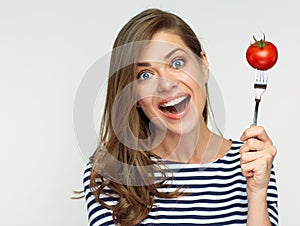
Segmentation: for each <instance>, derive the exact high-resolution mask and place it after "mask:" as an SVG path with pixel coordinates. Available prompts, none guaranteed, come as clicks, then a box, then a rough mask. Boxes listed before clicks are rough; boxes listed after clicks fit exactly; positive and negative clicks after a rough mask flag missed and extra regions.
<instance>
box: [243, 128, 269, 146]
mask: <svg viewBox="0 0 300 226" xmlns="http://www.w3.org/2000/svg"><path fill="white" fill-rule="evenodd" d="M253 137H256V138H257V139H259V140H261V141H263V142H266V143H272V141H271V139H270V138H269V136H268V134H267V132H266V131H265V129H264V127H262V126H253V125H251V126H250V128H248V129H246V130H245V131H244V132H243V134H242V136H241V138H240V139H241V141H246V140H248V139H250V138H253Z"/></svg>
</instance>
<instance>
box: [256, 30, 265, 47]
mask: <svg viewBox="0 0 300 226" xmlns="http://www.w3.org/2000/svg"><path fill="white" fill-rule="evenodd" d="M263 35H264V37H263V38H262V39H261V40H259V41H257V39H256V38H255V36H254V35H253V39H254V41H255V44H256V45H257V46H258V47H259V48H261V49H262V48H264V47H265V46H266V45H267V44H266V43H265V41H266V36H265V33H263Z"/></svg>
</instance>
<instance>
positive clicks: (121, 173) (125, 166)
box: [90, 9, 207, 225]
mask: <svg viewBox="0 0 300 226" xmlns="http://www.w3.org/2000/svg"><path fill="white" fill-rule="evenodd" d="M159 31H169V32H172V33H174V34H177V35H179V36H180V37H181V38H182V40H183V41H184V42H185V44H186V45H187V46H188V47H189V48H190V49H191V51H192V52H193V53H194V54H196V55H197V56H199V57H201V54H200V53H201V52H202V49H201V44H200V42H199V40H198V39H197V37H196V35H195V34H194V32H193V31H192V29H191V28H190V26H189V25H188V24H187V23H185V22H184V21H183V20H182V19H181V18H180V17H178V16H176V15H175V14H173V13H170V12H166V11H162V10H159V9H147V10H145V11H143V12H141V13H139V14H138V15H136V16H135V17H133V18H132V19H131V20H130V21H129V22H128V23H127V24H125V26H124V27H123V28H122V29H121V31H120V32H119V34H118V36H117V38H116V40H115V42H114V46H113V50H114V51H113V52H112V55H111V64H110V76H109V79H108V86H107V94H106V102H105V110H104V113H103V117H102V121H101V126H100V142H99V146H98V148H97V150H96V151H95V152H94V154H93V156H92V157H91V162H92V172H91V178H90V188H91V191H92V192H93V194H94V195H95V197H96V200H97V201H98V202H99V203H100V204H101V205H103V206H105V207H107V208H109V209H111V210H112V213H113V221H114V223H115V224H120V225H136V224H139V223H141V222H142V221H143V219H145V218H146V217H147V216H148V214H149V212H150V211H151V208H152V206H153V204H154V197H155V196H157V197H163V198H168V197H169V198H175V197H178V196H180V195H182V194H183V193H181V192H180V191H179V190H175V191H173V192H169V193H166V192H160V191H159V190H158V188H160V187H162V186H163V184H164V180H165V179H166V177H165V176H166V175H165V174H164V173H163V170H161V167H160V164H159V163H158V162H157V161H156V160H153V158H152V157H151V153H150V152H147V151H145V150H143V148H141V146H139V143H138V141H137V142H136V143H135V142H132V144H131V145H130V147H128V145H126V144H124V142H121V141H122V140H126V138H127V137H130V136H131V137H132V136H134V137H136V138H137V140H139V139H142V140H143V139H146V138H147V137H149V135H150V129H149V120H148V119H147V117H146V116H145V115H144V113H143V112H142V110H141V109H140V108H136V107H135V106H134V105H133V106H132V108H131V109H130V110H128V106H130V105H131V104H128V101H129V102H130V101H133V102H134V101H135V100H136V99H135V96H134V92H132V93H131V94H132V95H128V96H127V97H126V98H127V99H126V100H127V102H125V101H122V90H124V89H125V88H126V86H127V85H128V84H130V83H132V82H133V81H134V79H135V78H134V76H133V74H134V72H135V65H134V63H132V62H134V59H135V58H136V57H137V55H136V53H137V52H138V51H137V49H135V46H134V45H132V46H131V44H132V43H136V42H139V41H145V40H151V37H152V36H153V35H154V34H155V33H157V32H159ZM124 45H126V48H122V46H124ZM128 98H129V99H128ZM116 100H120V101H118V104H115V102H116ZM125 109H127V111H128V114H127V113H124V110H125ZM112 111H114V113H112ZM123 114H127V115H126V116H124V115H123ZM203 117H204V120H205V121H207V104H206V106H205V109H204V111H203ZM127 125H129V128H130V130H128V129H126V128H128V126H127ZM116 131H118V132H117V133H116ZM120 136H121V138H120ZM155 159H156V158H155ZM115 163H117V164H115ZM119 163H120V164H119ZM143 166H147V167H143ZM157 172H160V173H161V174H160V175H162V177H161V180H158V181H157V180H156V179H155V176H154V173H157ZM107 187H108V188H110V190H109V191H110V192H107V189H106V188H107ZM100 195H102V196H103V195H104V196H109V197H110V198H111V199H113V200H114V201H115V203H116V204H115V205H108V204H107V203H105V202H104V201H103V200H102V199H101V197H100Z"/></svg>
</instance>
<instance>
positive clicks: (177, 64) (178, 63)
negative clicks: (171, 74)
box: [172, 59, 185, 69]
mask: <svg viewBox="0 0 300 226" xmlns="http://www.w3.org/2000/svg"><path fill="white" fill-rule="evenodd" d="M184 63H185V62H184V60H183V59H176V60H174V61H173V62H172V67H173V68H175V69H179V68H182V67H183V65H184Z"/></svg>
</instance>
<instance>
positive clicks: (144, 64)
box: [137, 48, 186, 67]
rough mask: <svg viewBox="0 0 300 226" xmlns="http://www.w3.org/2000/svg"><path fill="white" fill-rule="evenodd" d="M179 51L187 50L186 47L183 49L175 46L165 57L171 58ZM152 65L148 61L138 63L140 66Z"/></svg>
mask: <svg viewBox="0 0 300 226" xmlns="http://www.w3.org/2000/svg"><path fill="white" fill-rule="evenodd" d="M177 51H183V52H185V53H186V51H185V50H184V49H182V48H175V49H173V50H171V51H170V52H169V53H168V54H166V56H165V57H164V59H166V60H167V59H169V58H170V57H171V56H172V55H173V54H174V53H175V52H177ZM150 65H151V64H150V63H148V62H141V63H137V66H138V67H148V66H150Z"/></svg>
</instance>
